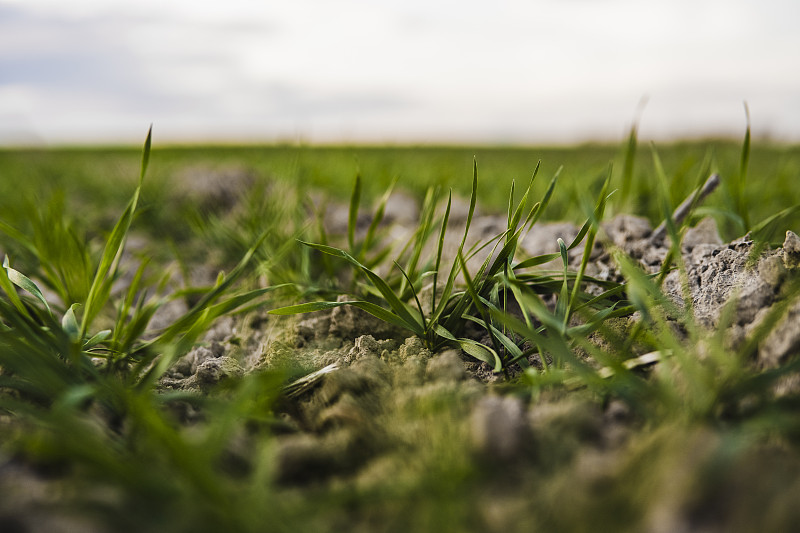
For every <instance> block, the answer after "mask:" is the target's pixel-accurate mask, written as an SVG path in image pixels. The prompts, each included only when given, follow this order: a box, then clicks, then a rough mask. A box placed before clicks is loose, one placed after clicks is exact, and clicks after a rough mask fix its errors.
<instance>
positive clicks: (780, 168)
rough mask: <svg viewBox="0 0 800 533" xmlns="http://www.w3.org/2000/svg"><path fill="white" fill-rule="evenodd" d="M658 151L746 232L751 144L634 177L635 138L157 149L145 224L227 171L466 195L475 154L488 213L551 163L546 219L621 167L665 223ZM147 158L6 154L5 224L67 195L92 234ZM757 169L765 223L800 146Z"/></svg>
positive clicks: (162, 220)
mask: <svg viewBox="0 0 800 533" xmlns="http://www.w3.org/2000/svg"><path fill="white" fill-rule="evenodd" d="M654 151H655V152H656V153H657V154H658V156H659V158H660V159H661V161H662V163H663V167H664V170H665V172H666V174H667V176H668V178H669V180H670V186H671V188H670V192H671V194H672V198H671V203H672V205H673V206H675V205H677V204H678V203H679V202H680V201H681V200H682V199H683V198H684V197H685V196H686V195H687V194H688V193H689V192H690V191H691V190H692V189H693V188H694V187H695V186H696V185H697V183H698V181H699V180H701V179H704V178H705V177H707V174H708V173H709V172H718V173H719V174H720V176H721V178H722V186H721V188H720V190H719V191H718V192H716V193H715V194H714V195H713V196H712V197H711V198H710V199H709V200H708V201H707V202H706V204H705V207H706V208H707V212H710V213H712V214H715V215H716V216H717V218H718V220H717V222H718V225H719V227H720V228H721V231H722V232H723V234H724V235H723V237H724V238H726V239H732V238H736V237H740V236H741V235H742V234H743V233H744V231H743V227H742V225H741V224H740V223H739V222H737V221H735V220H732V219H731V218H730V215H723V214H722V213H731V212H733V213H736V212H737V206H736V205H735V204H736V198H735V197H736V194H737V191H736V186H737V183H738V182H739V180H740V173H741V171H740V168H741V152H742V143H741V142H738V141H723V140H703V141H686V142H676V143H670V144H665V143H664V144H661V143H660V144H657V145H655V144H654V145H652V146H648V145H646V144H644V143H640V144H639V146H638V147H637V148H636V149H635V150H634V153H635V156H634V158H633V159H632V161H633V165H632V167H630V171H631V172H630V177H629V178H626V177H625V174H626V157H627V156H628V155H629V154H630V153H631V151H630V148H629V147H628V146H627V143H620V144H616V145H615V144H584V145H578V146H558V147H546V146H543V147H536V146H531V147H521V146H520V147H517V146H513V147H503V146H371V145H360V146H344V145H320V146H304V145H265V146H260V145H241V146H236V145H217V146H193V145H187V146H180V145H173V146H170V145H167V146H159V145H156V146H155V147H154V149H153V161H152V165H151V167H150V170H149V174H148V176H147V178H146V180H145V184H144V191H143V198H142V200H143V202H144V206H145V209H146V211H145V212H144V214H143V215H142V216H141V219H142V220H141V222H140V224H142V225H143V227H149V228H150V229H151V230H152V231H153V232H154V233H157V234H167V235H169V234H170V233H171V232H180V230H181V229H180V226H181V222H180V221H179V220H176V215H177V213H176V211H175V209H174V202H173V201H174V195H175V194H177V191H178V190H179V189H181V188H191V186H192V183H191V180H192V179H195V178H194V177H192V176H195V177H196V176H200V178H197V179H202V176H203V175H204V174H205V175H209V174H210V175H214V176H217V179H218V181H219V182H220V183H221V184H223V185H224V183H225V180H226V179H228V177H226V176H232V178H231V180H232V183H231V187H240V186H241V184H240V183H233V181H234V180H235V178H236V176H242V175H246V176H247V177H248V179H250V180H253V181H252V182H249V183H250V186H254V185H255V184H257V183H259V182H261V183H267V182H270V183H275V182H277V183H280V184H282V185H283V186H285V187H288V188H289V189H296V190H298V191H299V192H300V194H301V196H302V195H304V194H305V192H307V191H309V190H319V191H320V192H323V193H324V194H325V195H327V196H329V197H330V198H331V199H333V200H340V201H342V202H346V201H347V198H348V196H349V194H350V191H351V189H352V186H353V183H354V180H355V176H356V175H357V174H360V175H361V177H362V179H363V192H362V194H363V198H364V200H365V201H371V200H374V199H375V198H377V197H378V196H379V195H380V194H382V193H383V192H384V191H385V190H386V189H387V187H388V186H389V184H390V183H391V182H392V180H394V179H397V180H398V185H397V190H399V191H404V192H406V193H410V194H411V195H413V196H415V197H417V198H418V199H419V200H420V201H421V199H422V197H423V196H424V194H425V191H426V190H427V188H428V187H431V186H440V187H441V189H442V190H443V191H446V190H447V189H448V188H452V190H453V192H454V194H456V195H460V196H461V197H464V198H466V197H468V195H469V189H470V186H471V179H472V164H473V158H474V160H476V161H477V164H478V171H479V175H480V189H479V196H480V206H481V208H482V209H484V210H485V211H492V210H493V211H496V212H500V211H502V210H504V209H505V208H506V207H507V205H506V204H507V201H508V191H509V188H510V186H511V182H512V181H514V180H515V181H516V182H517V184H518V186H521V185H523V184H526V183H527V181H528V180H529V179H530V177H531V174H532V172H533V170H534V168H535V167H536V165H537V163H538V162H539V161H541V167H540V170H539V177H538V180H537V183H536V184H535V186H534V190H535V191H537V194H541V192H543V191H544V188H545V187H546V185H547V182H548V181H549V179H550V177H551V176H552V175H553V174H554V173H555V172H556V171H557V170H558V168H559V167H562V166H563V169H562V172H561V177H560V179H559V186H558V188H557V191H556V194H555V195H554V197H553V199H552V202H551V205H550V207H549V208H548V210H547V212H546V213H545V214H544V217H545V219H549V220H569V221H577V220H580V219H581V218H582V217H584V216H585V209H584V207H583V205H584V204H583V203H582V202H584V201H585V200H589V201H591V198H594V197H595V196H596V193H597V192H598V191H599V189H600V186H601V184H602V180H603V179H604V177H605V175H606V173H607V171H608V167H609V165H613V175H614V177H613V180H612V187H613V188H615V189H618V191H617V193H616V195H615V197H613V198H612V200H611V203H610V206H609V209H610V210H611V211H610V212H611V213H612V214H613V213H618V212H626V213H631V214H637V215H642V216H645V217H648V218H649V219H650V220H651V222H654V223H655V222H658V221H659V220H660V219H661V212H660V210H659V206H658V202H657V199H656V195H655V194H654V193H653V191H654V190H655V183H656V181H655V180H656V178H655V176H656V174H655V169H654V159H653V152H654ZM139 162H140V152H139V149H138V148H134V147H131V148H122V147H74V148H59V149H4V150H0V209H1V210H2V213H3V214H2V218H3V219H5V220H6V221H9V222H10V221H12V220H13V219H23V218H25V216H26V213H25V209H26V208H25V205H26V204H25V201H29V200H31V201H36V202H42V201H49V200H48V197H52V196H53V195H56V196H58V195H62V194H63V196H64V198H65V199H66V201H67V202H68V203H69V204H71V206H72V207H74V208H75V209H79V210H80V212H81V213H82V217H83V218H82V219H83V221H84V222H85V223H86V224H87V226H88V227H91V225H92V224H94V223H96V222H99V221H100V220H102V219H107V218H108V216H110V215H109V213H116V212H117V211H118V210H119V209H120V208H121V207H122V206H124V204H125V202H126V201H127V198H128V196H129V194H130V191H131V190H132V189H133V187H134V183H135V180H136V177H137V173H138V170H137V169H138V165H139ZM627 164H628V165H629V164H630V163H627ZM746 174H747V175H746V176H745V177H746V185H745V189H744V194H743V198H744V199H745V200H746V205H747V209H748V214H749V219H750V220H751V221H756V222H757V221H760V220H763V219H764V218H766V217H768V216H770V215H772V214H774V213H776V212H778V211H780V210H782V209H785V208H787V207H789V206H791V205H795V204H798V203H800V190H798V188H797V186H796V183H797V178H798V176H800V146H798V145H784V144H770V143H754V144H753V145H752V147H751V149H750V154H749V164H748V165H747V172H746ZM626 179H628V182H626ZM282 190H284V191H285V190H287V189H285V188H284V189H282ZM275 194H277V193H275ZM21 200H24V201H21ZM73 212H75V211H73ZM788 221H789V225H788V226H787V227H788V228H793V229H795V230H797V229H799V228H798V222H800V218H798V217H794V218H790V219H788ZM266 225H269V224H266ZM175 236H176V237H178V236H179V235H177V234H176V235H175Z"/></svg>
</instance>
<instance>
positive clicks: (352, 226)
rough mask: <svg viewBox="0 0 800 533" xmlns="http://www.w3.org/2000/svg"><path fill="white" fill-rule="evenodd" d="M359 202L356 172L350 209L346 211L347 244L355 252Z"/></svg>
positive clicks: (359, 187)
mask: <svg viewBox="0 0 800 533" xmlns="http://www.w3.org/2000/svg"><path fill="white" fill-rule="evenodd" d="M360 202H361V173H358V174H356V182H355V184H354V185H353V192H352V194H351V195H350V209H349V210H348V211H347V244H348V245H349V246H350V250H352V251H353V252H354V253H355V252H356V225H357V224H358V204H359V203H360Z"/></svg>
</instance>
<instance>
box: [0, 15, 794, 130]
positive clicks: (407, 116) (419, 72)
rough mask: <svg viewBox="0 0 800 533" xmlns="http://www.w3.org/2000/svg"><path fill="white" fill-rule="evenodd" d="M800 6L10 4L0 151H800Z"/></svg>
mask: <svg viewBox="0 0 800 533" xmlns="http://www.w3.org/2000/svg"><path fill="white" fill-rule="evenodd" d="M798 24H800V1H798V0H752V1H751V0H669V1H648V0H533V1H522V0H491V1H478V0H460V1H450V0H446V1H437V0H425V1H423V0H371V1H368V0H284V1H282V2H270V1H263V0H217V1H214V2H206V1H202V0H135V1H133V0H132V1H123V0H69V1H65V0H0V144H26V143H46V144H54V143H55V144H57V143H80V142H137V143H138V142H140V141H141V139H142V138H143V137H144V134H145V133H146V130H147V128H148V126H149V125H150V123H151V122H152V123H153V124H154V138H155V139H157V140H161V141H162V142H164V141H205V140H256V141H272V140H283V141H311V142H313V141H326V142H327V141H340V142H341V141H343V142H356V141H373V142H459V141H461V142H465V141H468V142H491V143H497V142H513V143H541V142H571V141H582V140H587V139H610V140H619V139H621V138H622V137H623V136H624V135H625V132H626V130H627V128H629V127H630V124H631V122H632V121H633V120H634V117H635V115H636V109H637V107H638V105H639V103H640V102H641V101H642V99H643V98H645V97H646V98H647V103H646V105H645V106H644V109H643V112H642V114H641V122H640V124H641V127H640V131H641V134H642V136H643V137H645V138H650V139H662V138H668V137H676V136H701V135H712V134H725V135H730V136H734V137H740V136H741V135H742V134H743V132H744V128H745V114H744V110H743V105H742V104H743V102H744V101H747V102H748V104H749V107H750V112H751V118H752V127H753V133H754V135H757V136H771V137H774V138H778V139H783V140H792V141H800V30H799V29H798Z"/></svg>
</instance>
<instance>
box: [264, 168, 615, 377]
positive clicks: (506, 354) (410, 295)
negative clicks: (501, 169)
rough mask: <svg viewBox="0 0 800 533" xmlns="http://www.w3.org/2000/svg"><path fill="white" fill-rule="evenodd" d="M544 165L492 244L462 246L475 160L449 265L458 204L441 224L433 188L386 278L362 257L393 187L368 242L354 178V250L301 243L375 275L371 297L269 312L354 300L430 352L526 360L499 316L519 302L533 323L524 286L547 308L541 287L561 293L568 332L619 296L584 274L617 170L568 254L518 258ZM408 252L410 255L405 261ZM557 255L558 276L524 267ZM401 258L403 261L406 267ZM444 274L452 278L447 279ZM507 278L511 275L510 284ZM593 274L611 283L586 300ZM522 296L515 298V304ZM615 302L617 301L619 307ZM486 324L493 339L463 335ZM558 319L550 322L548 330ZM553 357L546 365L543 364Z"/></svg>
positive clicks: (540, 208) (501, 364) (500, 364)
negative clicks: (571, 263)
mask: <svg viewBox="0 0 800 533" xmlns="http://www.w3.org/2000/svg"><path fill="white" fill-rule="evenodd" d="M537 172H538V166H537V168H536V170H535V171H534V172H533V176H532V178H531V180H530V183H529V184H528V186H527V188H526V190H525V191H524V193H523V195H522V197H521V198H520V200H519V201H518V202H515V200H514V185H513V184H512V188H511V191H510V194H509V200H508V212H507V228H506V230H505V231H504V232H503V233H501V234H499V235H497V236H495V237H494V238H492V239H489V240H488V241H487V242H479V243H476V244H475V245H474V246H473V247H472V248H470V249H469V250H465V246H466V243H467V239H468V234H469V229H470V226H471V223H472V220H473V217H474V213H475V206H476V203H477V190H478V167H477V161H476V162H474V164H473V179H472V193H471V195H470V201H469V211H468V214H467V218H466V222H465V225H464V231H463V234H462V236H461V240H460V244H459V246H458V249H457V251H456V254H455V257H454V258H452V262H451V263H450V266H449V270H445V269H444V266H445V265H444V264H443V250H444V245H445V238H446V233H447V230H448V222H449V216H450V210H451V206H452V193H451V194H450V195H448V199H447V204H446V206H445V208H444V214H443V215H442V216H441V218H440V220H438V221H437V222H435V223H434V213H435V201H434V198H435V193H434V191H433V189H431V190H429V191H428V194H427V195H426V197H425V201H424V202H423V208H422V213H421V217H420V219H421V221H420V224H419V226H418V227H417V229H416V231H415V232H414V235H413V236H412V238H411V240H410V241H409V242H408V244H407V245H406V246H405V247H404V248H403V252H408V253H407V255H406V256H404V255H403V252H401V256H400V257H399V258H398V259H395V260H394V261H393V265H394V271H393V272H390V273H389V275H388V276H387V277H386V279H384V277H381V276H380V275H378V274H377V273H376V272H375V271H374V270H373V269H372V268H370V267H369V266H367V265H365V264H364V261H365V258H366V257H367V255H368V250H369V248H370V245H371V244H372V242H373V241H372V235H373V234H374V229H375V228H376V227H377V224H378V223H379V222H380V219H381V216H382V212H383V208H384V205H385V203H386V200H387V198H388V193H387V194H386V195H384V197H383V200H382V201H381V203H380V204H379V207H378V209H377V212H376V216H375V217H374V218H373V221H372V224H371V226H370V229H369V230H368V232H367V236H366V238H365V240H364V241H363V242H361V243H356V241H355V222H356V220H357V218H358V204H359V197H360V178H359V177H357V178H356V182H355V186H354V189H353V194H352V196H351V202H350V209H349V217H348V218H349V226H348V243H349V245H350V247H351V249H352V252H347V251H345V250H343V249H341V248H336V247H333V246H329V245H326V244H317V243H309V242H302V244H303V245H305V246H307V247H310V248H313V249H314V250H317V251H320V252H322V253H325V254H328V255H331V256H335V257H339V258H341V259H343V260H345V261H346V262H348V263H349V264H350V265H351V266H352V267H354V268H355V270H356V272H357V274H359V275H360V276H363V278H364V279H365V280H366V281H367V282H368V285H367V287H366V288H365V289H364V290H363V295H364V296H365V298H364V299H359V300H348V301H330V300H328V301H319V302H308V303H303V304H297V305H292V306H288V307H281V308H278V309H273V310H271V311H270V313H271V314H275V315H290V314H298V313H309V312H315V311H322V310H327V309H332V308H336V307H341V306H352V307H356V308H359V309H362V310H363V311H366V312H368V313H370V314H372V315H373V316H375V317H377V318H379V319H381V320H383V321H385V322H388V323H389V324H392V325H394V326H397V327H399V328H401V329H403V330H406V331H408V332H410V333H413V334H415V335H417V336H418V337H420V338H421V339H423V340H424V341H425V343H426V344H427V346H428V347H429V348H430V349H432V350H437V349H439V348H441V347H442V346H444V345H447V344H453V345H456V346H457V347H459V348H461V349H462V350H463V351H464V352H465V353H467V354H469V355H471V356H472V357H474V358H476V359H478V360H480V361H483V362H485V363H488V364H489V365H491V366H492V367H493V368H494V370H495V371H497V372H500V371H506V370H507V369H508V367H509V366H510V365H512V364H521V365H522V366H523V367H527V366H528V359H527V357H528V356H530V355H531V352H530V351H529V352H527V353H525V352H523V351H522V350H521V349H520V348H519V347H518V345H517V343H516V342H515V341H514V340H513V339H511V338H510V337H509V336H508V335H507V334H506V333H507V332H506V326H505V324H503V323H502V321H501V322H498V321H497V317H498V316H499V317H502V316H505V313H506V311H507V310H508V309H509V308H510V307H511V306H512V305H517V306H521V309H522V313H523V316H524V317H525V321H526V323H527V324H528V325H529V326H530V324H531V313H530V311H529V307H528V306H525V305H522V303H521V300H522V298H521V292H520V291H522V290H527V291H528V292H529V293H530V294H531V295H533V296H531V298H535V299H537V302H538V303H537V305H538V306H540V307H544V304H543V303H542V301H541V298H540V297H539V296H538V294H537V293H545V294H560V298H559V299H558V302H559V303H558V307H557V310H556V313H557V315H558V323H559V326H558V329H559V331H560V332H561V333H564V332H565V331H566V326H567V324H568V323H569V321H570V319H571V318H572V316H573V314H574V313H575V312H576V311H577V310H583V311H586V310H588V309H590V308H596V307H602V306H603V305H606V304H608V302H609V300H610V299H611V298H612V297H613V296H616V295H618V294H619V292H620V287H617V286H615V284H613V283H603V282H599V281H598V280H590V279H587V277H586V276H585V272H586V265H587V263H588V261H589V257H590V254H591V251H592V249H593V246H594V241H595V236H596V234H597V228H598V224H599V220H600V219H601V218H602V216H603V212H604V209H605V205H606V202H607V200H608V197H607V196H608V185H609V181H610V177H611V172H610V171H609V173H608V177H607V179H606V180H605V182H604V186H603V189H602V191H601V193H600V200H599V201H598V202H597V205H596V207H595V209H594V212H593V213H592V214H591V216H590V217H589V219H587V221H586V222H585V224H584V225H583V227H582V228H581V230H580V232H579V234H578V236H577V237H576V239H575V240H574V241H573V242H572V243H571V244H570V245H569V247H567V246H566V245H565V244H564V243H563V242H562V243H560V246H561V251H560V252H559V253H557V254H546V255H542V256H537V257H532V258H525V259H524V260H522V261H518V262H515V255H516V254H517V250H518V245H519V240H520V238H521V237H522V236H523V235H524V233H525V232H526V231H528V230H530V228H532V227H533V226H534V225H535V224H536V222H537V221H538V220H539V219H540V217H541V216H542V214H543V212H544V210H545V209H546V207H547V205H548V203H549V201H550V198H551V197H552V195H553V191H554V189H555V186H556V183H557V179H558V173H556V174H555V175H554V177H553V178H552V180H551V181H550V184H549V186H548V187H547V190H546V192H545V194H544V196H543V197H542V199H541V200H540V201H539V202H536V203H534V204H533V205H531V204H530V200H529V198H530V195H531V191H532V186H533V183H534V180H535V178H536V175H537ZM434 227H438V232H436V234H437V235H438V238H437V240H436V241H435V242H434V252H433V255H432V257H431V258H430V259H428V260H427V261H424V262H423V261H422V253H423V250H424V249H425V247H426V244H427V242H428V239H429V237H430V236H431V235H432V234H433V233H434V232H433V228H434ZM584 238H586V242H585V246H584V253H583V257H582V260H581V263H580V267H579V269H578V271H577V272H576V273H572V272H569V269H568V268H567V252H568V250H571V249H573V248H575V247H577V246H579V245H580V243H581V242H583V240H584ZM490 246H491V247H492V250H491V253H488V254H487V257H486V259H485V260H484V262H483V264H482V265H481V266H480V268H479V269H478V270H477V272H475V273H470V272H469V271H468V269H467V267H466V264H467V259H469V258H470V257H473V256H474V255H475V254H477V253H479V252H480V251H481V250H484V249H486V248H488V247H490ZM375 255H377V257H379V258H383V257H385V256H386V251H385V249H383V250H381V251H380V252H379V253H377V254H375ZM404 257H405V260H404ZM558 257H561V258H563V260H564V270H563V271H562V272H561V273H558V274H536V275H528V274H525V273H524V272H525V270H526V269H528V268H530V267H533V266H536V265H541V264H544V263H546V262H549V261H551V260H553V259H556V258H558ZM401 263H404V265H405V266H401ZM459 274H461V275H463V278H464V281H465V285H466V287H465V288H466V290H457V289H456V285H455V283H456V279H457V277H458V275H459ZM445 275H446V278H445ZM441 278H445V279H446V281H445V283H444V286H443V287H442V288H440V284H439V280H440V279H441ZM428 279H431V280H432V283H431V285H430V287H431V289H430V290H431V291H432V294H431V297H430V307H429V308H425V307H423V305H422V303H421V299H420V296H419V293H420V291H421V289H422V287H423V284H424V283H425V282H426V281H427V280H428ZM509 280H511V281H510V282H509ZM585 281H592V282H595V283H600V284H601V285H610V286H611V287H612V289H610V291H609V292H606V293H605V294H603V295H602V296H601V297H598V298H593V297H589V296H588V295H587V294H586V293H585V292H584V286H583V285H584V282H585ZM515 300H516V302H514V301H515ZM612 305H615V304H612ZM607 315H610V312H603V313H600V314H598V315H596V316H595V317H593V319H591V320H590V321H589V323H588V326H587V325H584V328H583V331H585V330H586V329H587V327H591V325H594V324H597V323H599V322H601V321H602V318H603V317H604V316H607ZM468 323H471V324H475V325H477V326H479V327H480V328H481V329H482V330H483V331H484V332H486V334H487V336H488V337H489V339H490V343H489V344H485V343H482V342H480V341H479V340H477V339H474V338H468V337H465V336H463V332H464V329H465V326H466V324H468ZM550 325H552V322H548V323H547V324H546V325H545V326H544V327H545V328H547V327H548V326H550ZM545 364H546V363H545Z"/></svg>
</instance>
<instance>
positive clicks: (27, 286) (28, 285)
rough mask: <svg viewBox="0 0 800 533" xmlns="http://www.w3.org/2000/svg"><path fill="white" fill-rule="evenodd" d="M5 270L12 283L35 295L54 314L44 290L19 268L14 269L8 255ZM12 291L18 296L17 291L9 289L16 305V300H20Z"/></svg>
mask: <svg viewBox="0 0 800 533" xmlns="http://www.w3.org/2000/svg"><path fill="white" fill-rule="evenodd" d="M3 270H4V271H5V276H7V279H8V280H9V281H10V282H11V283H13V284H14V285H16V286H17V287H19V288H20V289H22V290H24V291H26V292H28V293H30V294H32V295H33V296H35V297H36V299H37V300H39V301H40V302H42V304H43V305H44V307H45V309H47V312H48V313H50V314H52V311H51V310H50V305H49V304H48V303H47V300H46V299H45V297H44V295H43V294H42V291H41V290H39V287H38V286H37V285H36V284H35V283H34V282H33V281H31V279H30V278H28V277H27V276H26V275H24V274H23V273H21V272H19V271H18V270H14V269H13V268H11V266H10V265H9V261H8V256H6V257H5V259H4V260H3ZM12 292H13V293H14V296H16V292H15V291H13V290H11V291H10V292H9V291H7V293H8V295H9V298H11V299H12V301H13V302H14V303H15V305H16V301H18V300H19V298H16V299H15V298H14V296H11V293H12Z"/></svg>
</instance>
